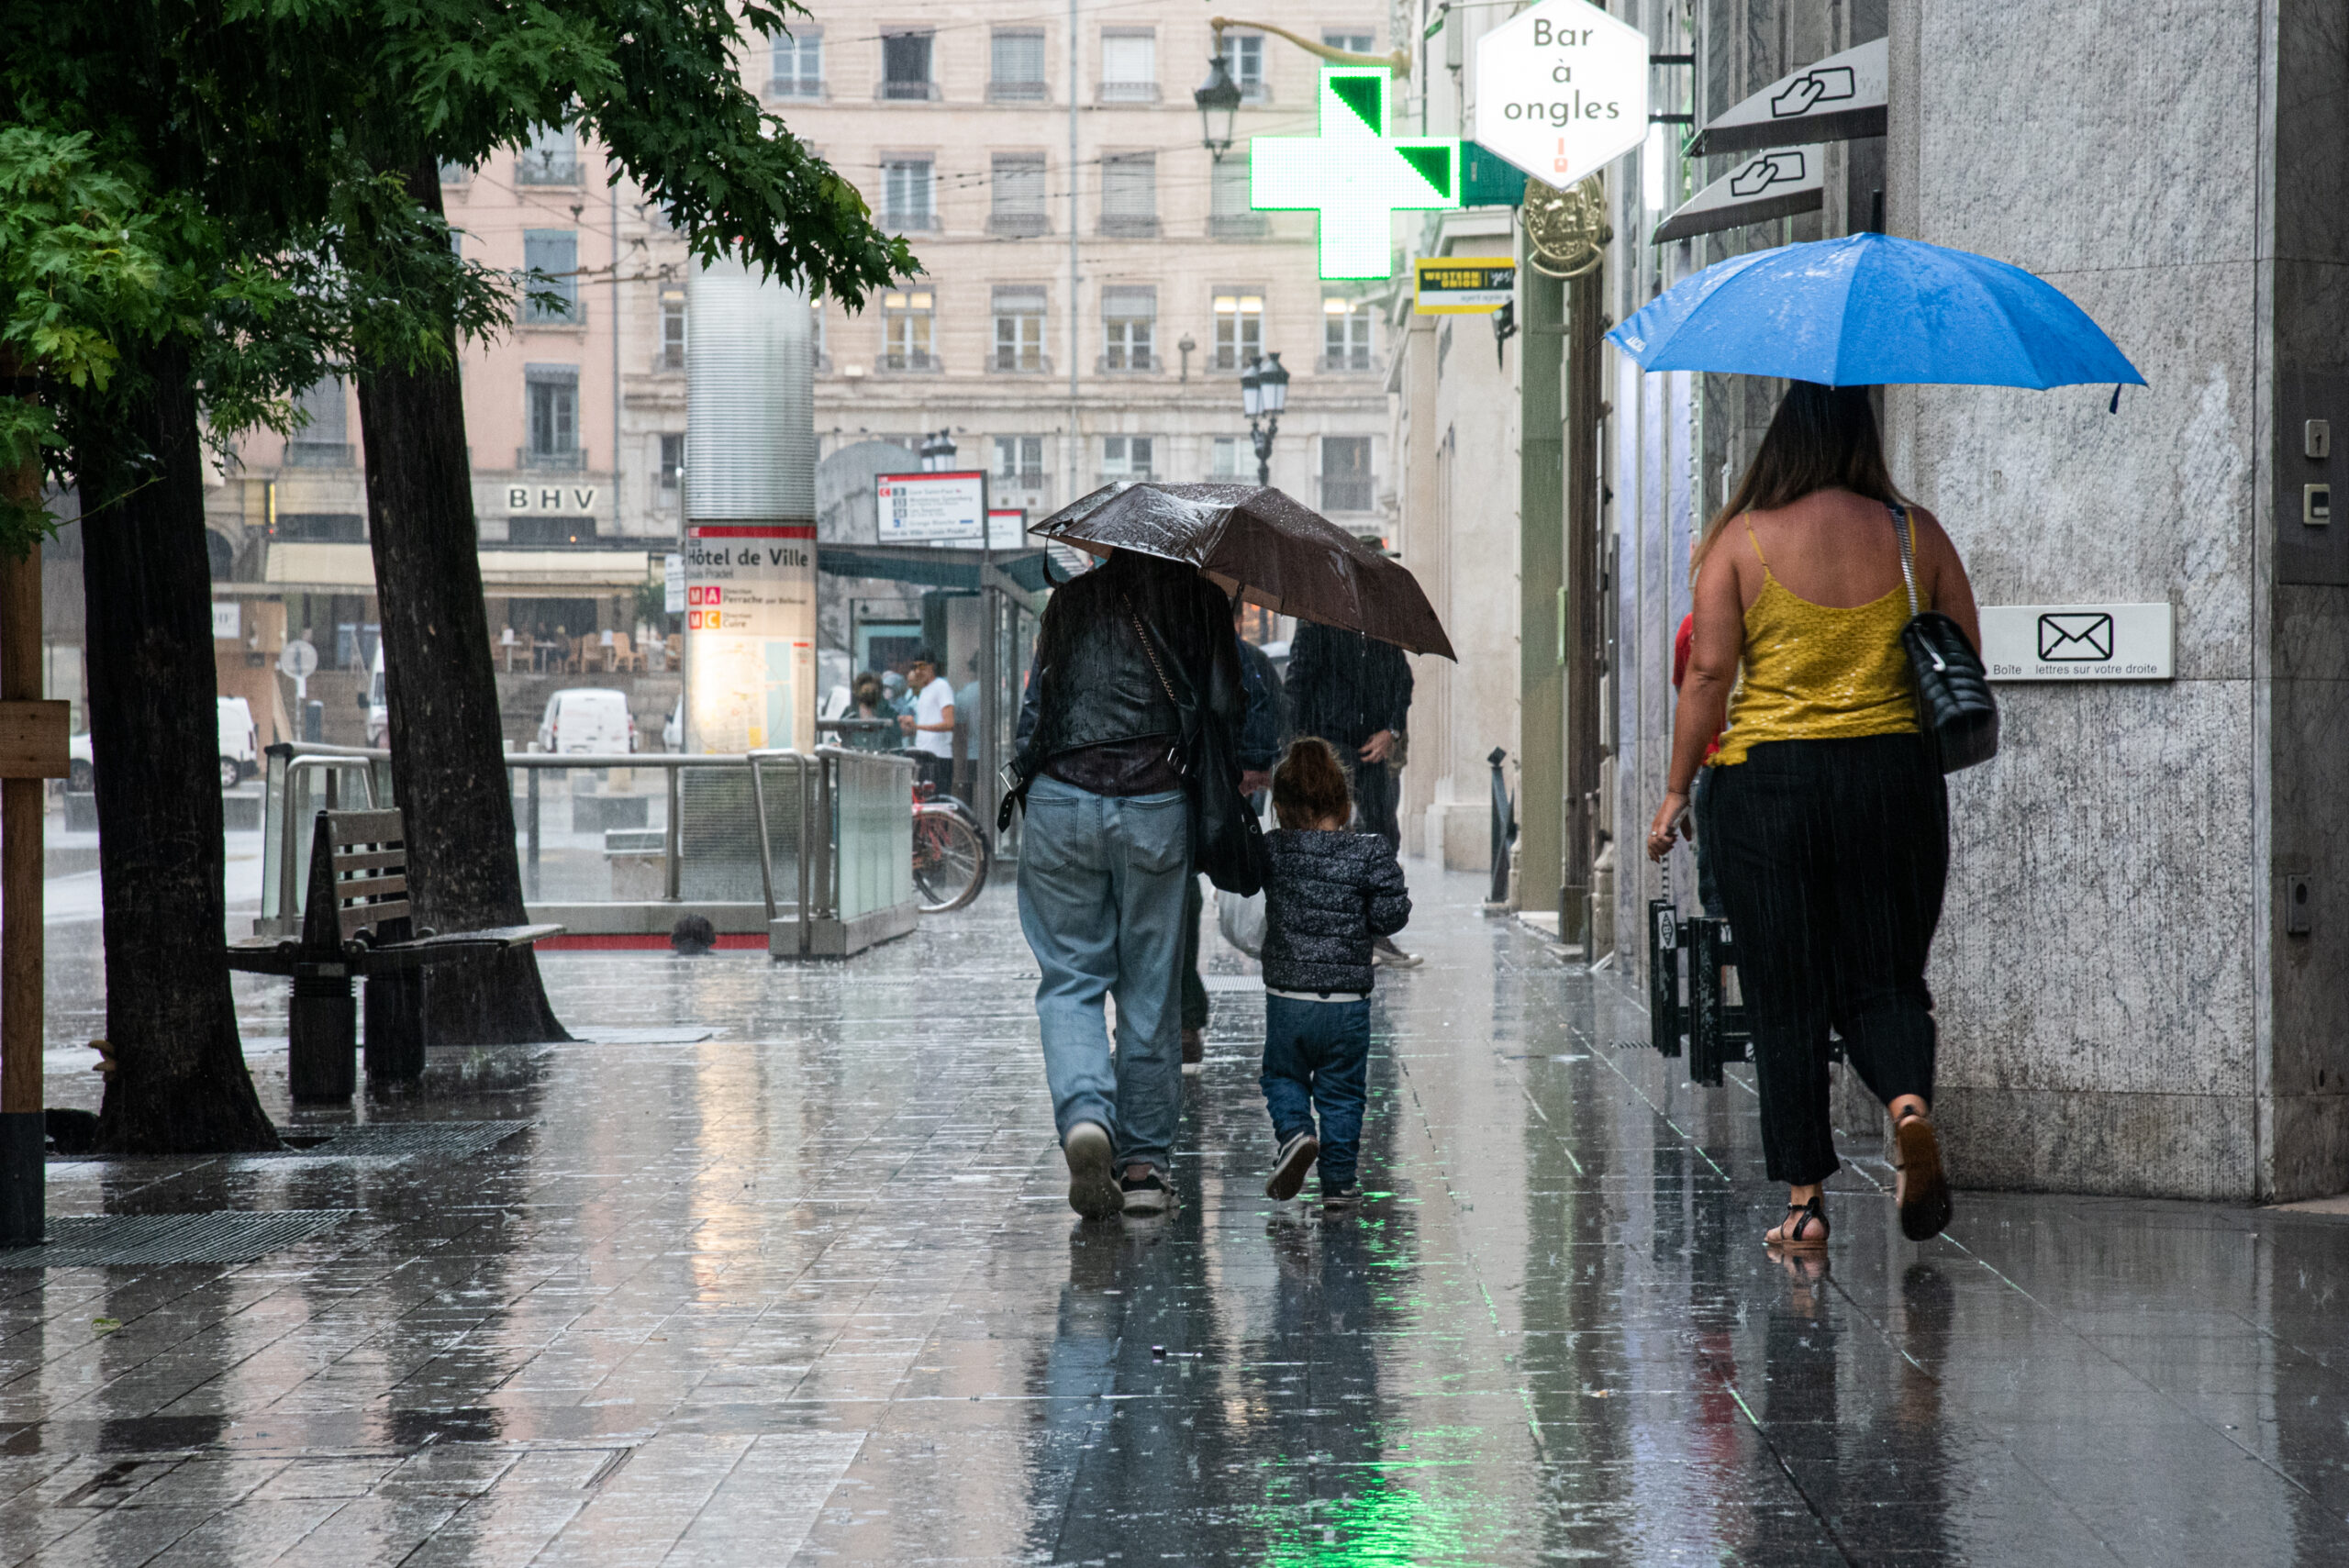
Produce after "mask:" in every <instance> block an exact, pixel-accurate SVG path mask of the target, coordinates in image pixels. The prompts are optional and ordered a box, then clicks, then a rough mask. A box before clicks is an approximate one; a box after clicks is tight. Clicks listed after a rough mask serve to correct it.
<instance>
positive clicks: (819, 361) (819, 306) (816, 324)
mask: <svg viewBox="0 0 2349 1568" xmlns="http://www.w3.org/2000/svg"><path fill="white" fill-rule="evenodd" d="M807 352H808V355H809V357H810V358H812V359H813V360H814V361H815V364H816V368H817V369H818V370H819V371H828V370H829V369H831V368H832V353H831V339H830V336H829V333H828V331H827V329H826V328H825V325H824V302H823V301H822V300H820V299H811V300H809V301H808V302H807Z"/></svg>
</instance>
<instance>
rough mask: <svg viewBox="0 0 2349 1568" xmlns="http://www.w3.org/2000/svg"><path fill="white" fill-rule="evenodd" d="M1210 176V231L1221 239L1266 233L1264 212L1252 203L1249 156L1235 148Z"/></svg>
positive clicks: (1251, 236) (1254, 236) (1215, 166)
mask: <svg viewBox="0 0 2349 1568" xmlns="http://www.w3.org/2000/svg"><path fill="white" fill-rule="evenodd" d="M1208 233H1209V234H1211V235H1213V236H1214V237H1215V238H1216V239H1257V238H1259V237H1260V236H1262V235H1263V234H1264V214H1263V213H1261V212H1258V211H1257V210H1256V209H1255V208H1254V207H1252V206H1249V205H1248V155H1247V154H1246V153H1245V152H1242V151H1241V150H1239V149H1237V148H1234V149H1233V150H1231V151H1230V152H1228V153H1226V154H1224V156H1223V157H1222V158H1221V159H1219V160H1218V161H1217V162H1216V163H1215V165H1214V172H1213V173H1212V174H1210V175H1209V176H1208Z"/></svg>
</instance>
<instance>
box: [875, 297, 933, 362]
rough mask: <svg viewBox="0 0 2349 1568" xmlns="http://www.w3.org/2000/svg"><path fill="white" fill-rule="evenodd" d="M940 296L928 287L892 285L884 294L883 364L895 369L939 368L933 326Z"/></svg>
mask: <svg viewBox="0 0 2349 1568" xmlns="http://www.w3.org/2000/svg"><path fill="white" fill-rule="evenodd" d="M937 303H938V296H937V295H935V294H933V293H932V292H931V291H930V290H929V289H892V290H890V291H889V292H888V293H886V294H885V295H882V296H881V334H882V339H881V366H882V368H883V369H884V370H893V371H930V370H936V369H937V368H938V359H937V356H936V355H934V354H932V353H931V352H930V342H931V338H930V328H931V324H932V317H933V315H934V313H935V310H936V307H937Z"/></svg>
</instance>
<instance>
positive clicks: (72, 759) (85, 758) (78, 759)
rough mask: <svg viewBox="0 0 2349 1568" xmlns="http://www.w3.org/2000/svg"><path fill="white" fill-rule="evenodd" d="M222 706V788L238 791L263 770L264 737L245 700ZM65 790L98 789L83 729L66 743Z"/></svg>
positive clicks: (228, 701) (229, 700)
mask: <svg viewBox="0 0 2349 1568" xmlns="http://www.w3.org/2000/svg"><path fill="white" fill-rule="evenodd" d="M217 703H218V708H219V713H218V719H217V722H218V725H219V745H220V787H221V788H222V789H234V788H236V787H237V785H239V784H242V783H243V782H244V781H245V780H247V779H249V778H250V777H252V776H253V775H254V774H255V773H259V772H260V771H261V736H260V733H259V732H258V731H257V730H256V729H255V728H253V710H252V708H251V706H250V705H249V704H247V703H246V701H245V699H244V698H242V697H221V698H218V699H217ZM65 750H66V762H65V787H66V788H67V789H69V790H72V792H73V793H74V794H76V795H87V794H89V793H90V792H91V791H92V790H94V789H95V788H96V787H97V779H98V772H97V760H96V758H95V756H94V755H93V754H92V752H91V750H90V732H89V731H88V730H86V729H85V730H83V732H82V733H81V734H79V735H76V736H74V737H73V738H72V740H70V741H68V742H67V743H66V749H65Z"/></svg>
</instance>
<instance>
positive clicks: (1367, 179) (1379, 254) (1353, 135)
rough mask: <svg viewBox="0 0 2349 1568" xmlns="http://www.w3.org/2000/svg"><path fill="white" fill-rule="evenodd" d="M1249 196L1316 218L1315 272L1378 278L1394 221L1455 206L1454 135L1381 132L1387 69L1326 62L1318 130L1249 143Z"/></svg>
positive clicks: (1389, 263)
mask: <svg viewBox="0 0 2349 1568" xmlns="http://www.w3.org/2000/svg"><path fill="white" fill-rule="evenodd" d="M1248 185H1249V190H1248V196H1249V204H1250V205H1251V206H1255V207H1258V208H1262V209H1265V210H1270V211H1288V212H1298V211H1307V210H1310V211H1314V212H1319V214H1320V215H1321V275H1322V276H1323V277H1325V278H1383V277H1386V276H1387V275H1388V273H1389V272H1391V271H1392V270H1393V264H1394V260H1393V252H1392V247H1393V245H1394V221H1393V220H1394V217H1395V215H1396V214H1397V213H1398V212H1419V211H1426V210H1428V209H1431V208H1449V207H1456V206H1459V205H1460V141H1459V139H1458V138H1456V137H1448V136H1407V137H1390V136H1388V135H1387V134H1386V70H1385V68H1384V67H1380V66H1369V67H1364V66H1349V65H1332V66H1325V67H1324V68H1323V69H1322V72H1321V134H1320V135H1319V136H1260V137H1256V138H1254V139H1252V140H1251V141H1250V142H1249V144H1248Z"/></svg>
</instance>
